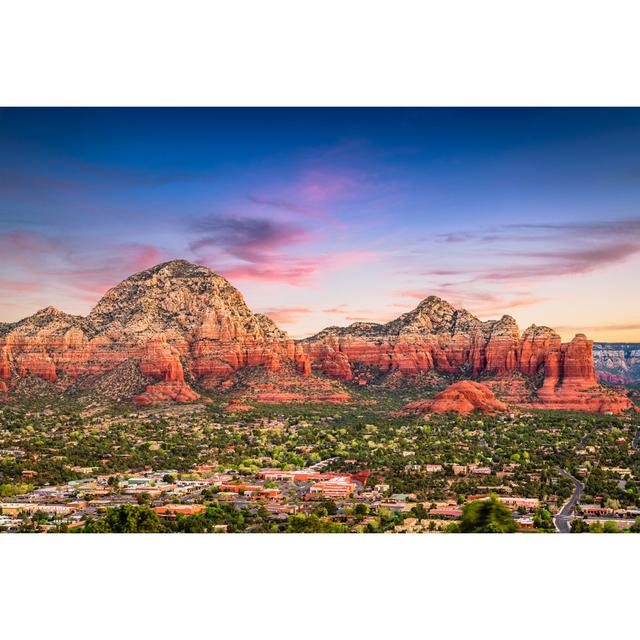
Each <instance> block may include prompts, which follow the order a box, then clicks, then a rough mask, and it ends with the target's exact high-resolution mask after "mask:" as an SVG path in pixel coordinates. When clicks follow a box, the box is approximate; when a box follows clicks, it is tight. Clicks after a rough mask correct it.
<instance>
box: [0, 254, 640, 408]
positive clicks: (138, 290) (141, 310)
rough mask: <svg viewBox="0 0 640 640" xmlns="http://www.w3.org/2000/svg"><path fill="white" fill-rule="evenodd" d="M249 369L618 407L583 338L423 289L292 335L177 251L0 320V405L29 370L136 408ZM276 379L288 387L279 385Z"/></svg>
mask: <svg viewBox="0 0 640 640" xmlns="http://www.w3.org/2000/svg"><path fill="white" fill-rule="evenodd" d="M253 369H260V370H264V371H266V372H268V373H269V375H270V376H271V377H270V383H269V384H272V385H275V386H274V387H273V388H270V389H262V390H261V391H260V395H261V397H262V401H265V402H267V401H272V402H281V401H282V402H284V401H286V400H287V399H296V398H305V399H308V398H316V399H317V398H320V399H324V401H327V402H337V401H345V400H347V399H349V393H348V392H347V391H346V389H345V388H344V387H341V386H333V387H332V386H331V385H328V383H327V382H326V380H332V379H333V380H338V381H343V382H346V383H349V382H353V383H357V384H358V385H366V384H368V382H369V381H370V380H371V379H372V378H376V377H377V378H380V377H384V376H386V375H388V374H390V373H393V374H394V375H400V376H402V378H403V380H405V378H406V384H412V379H413V377H414V376H416V375H418V374H422V373H426V372H429V371H435V372H439V373H442V374H444V375H447V376H455V377H462V378H471V379H478V378H482V379H486V378H493V379H503V378H505V377H508V376H509V375H512V374H514V373H518V374H522V375H523V376H526V377H528V378H530V379H531V380H532V384H533V385H534V386H535V387H536V388H538V393H537V396H536V398H535V402H536V403H537V404H539V405H541V406H547V407H549V408H563V409H565V408H566V409H568V408H571V409H585V410H590V411H612V412H620V411H624V410H626V408H628V407H629V406H630V402H629V400H628V399H627V398H626V397H625V396H621V395H620V394H617V393H616V392H614V391H612V390H608V391H605V390H603V389H602V388H601V387H600V386H598V384H597V381H596V377H595V371H594V366H593V356H592V343H591V341H589V340H587V339H586V338H585V337H584V336H582V335H578V336H576V338H574V340H572V341H571V342H570V343H569V344H561V341H560V337H559V336H558V335H557V334H556V333H555V332H553V331H552V330H551V329H549V328H547V327H535V326H533V327H529V328H528V329H527V330H526V331H525V332H524V334H522V335H520V331H519V329H518V326H517V325H516V322H515V320H514V319H513V318H511V317H510V316H503V317H502V318H501V319H500V320H492V321H485V322H483V321H480V320H479V319H478V318H476V317H475V316H473V315H472V314H470V313H469V312H467V311H465V310H463V309H455V308H454V307H452V306H451V305H450V304H449V303H447V302H445V301H444V300H441V299H440V298H437V297H433V296H432V297H429V298H426V299H425V300H423V301H422V302H421V303H420V304H419V305H418V306H417V307H416V309H414V310H413V311H411V312H409V313H406V314H404V315H402V316H400V317H399V318H397V319H395V320H393V321H391V322H388V323H386V324H377V323H362V322H360V323H355V324H352V325H350V326H348V327H329V328H327V329H325V330H323V331H321V332H320V333H319V334H317V335H315V336H313V337H311V338H307V339H305V340H301V341H298V342H295V341H293V340H292V339H291V338H290V337H289V336H288V335H287V334H286V333H285V332H284V331H282V330H280V329H279V328H278V327H277V326H276V324H275V323H274V322H273V321H272V320H270V319H269V318H267V317H266V316H264V315H261V314H256V313H253V312H252V311H251V310H250V309H249V308H248V307H247V305H246V303H245V301H244V298H243V296H242V294H241V293H240V292H239V291H238V290H237V289H235V288H234V287H233V286H232V285H231V284H230V283H229V282H228V281H227V280H226V279H225V278H223V277H222V276H219V275H217V274H216V273H214V272H213V271H211V270H210V269H208V268H206V267H202V266H198V265H194V264H191V263H190V262H187V261H185V260H174V261H171V262H166V263H163V264H160V265H157V266H156V267H153V268H152V269H148V270H146V271H142V272H140V273H137V274H135V275H133V276H131V277H130V278H127V279H126V280H124V281H123V282H121V283H120V284H118V285H117V286H115V287H114V288H113V289H110V290H109V291H108V292H107V293H106V294H105V296H104V297H103V298H102V299H101V300H100V302H99V303H98V304H97V305H96V306H95V308H94V309H93V310H92V311H91V313H90V314H89V315H88V316H86V317H81V316H73V315H69V314H66V313H63V312H61V311H58V310H57V309H54V308H53V307H47V308H46V309H42V310H41V311H39V312H37V313H36V314H34V315H33V316H30V317H29V318H26V319H24V320H21V321H20V322H16V323H10V324H1V325H0V394H1V395H0V398H1V399H3V401H7V400H10V399H11V397H12V393H13V392H14V391H15V390H16V389H17V388H18V387H20V389H24V388H25V386H28V384H27V383H28V382H29V381H30V380H36V379H37V380H39V381H40V383H44V384H45V386H47V388H48V389H50V390H51V391H59V392H65V391H68V390H73V389H80V390H83V391H87V390H89V391H90V390H91V389H96V390H98V391H97V393H103V392H104V389H105V386H107V385H108V386H114V385H115V386H117V387H118V388H119V389H120V388H122V389H123V393H125V395H127V394H128V397H129V399H133V400H134V401H135V402H136V403H139V404H144V405H149V404H151V405H153V404H157V403H161V402H191V401H194V400H197V399H198V398H200V397H201V395H202V393H203V391H215V390H217V389H221V390H223V389H229V388H230V386H232V385H234V384H236V378H237V376H238V374H240V373H241V372H243V371H246V370H253ZM132 370H133V372H132ZM121 372H127V377H126V379H125V378H123V376H124V373H121ZM114 377H115V378H117V380H115V379H114ZM294 378H296V380H297V378H299V379H300V383H298V382H296V381H295V380H294ZM105 380H107V381H108V382H107V383H105V382H104V381H105ZM278 380H281V381H282V382H283V383H284V381H285V380H286V381H287V385H289V387H288V388H287V389H286V390H285V389H284V388H279V387H278ZM322 380H325V381H324V382H323V381H322ZM21 381H22V382H24V384H22V382H21ZM305 381H306V382H305ZM19 383H20V384H19ZM116 383H117V384H116ZM300 384H301V385H303V386H304V385H306V387H307V389H308V392H302V391H301V388H300ZM293 387H295V389H296V390H295V392H294V391H291V388H293ZM38 388H41V384H39V385H38ZM196 389H198V390H199V391H198V390H196Z"/></svg>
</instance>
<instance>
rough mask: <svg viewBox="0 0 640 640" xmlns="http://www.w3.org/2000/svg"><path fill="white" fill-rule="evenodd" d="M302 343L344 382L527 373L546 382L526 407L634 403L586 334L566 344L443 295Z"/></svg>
mask: <svg viewBox="0 0 640 640" xmlns="http://www.w3.org/2000/svg"><path fill="white" fill-rule="evenodd" d="M302 345H303V347H304V350H305V352H307V353H308V354H309V355H310V357H311V359H312V367H313V368H315V369H317V370H319V371H322V372H323V373H325V374H326V375H329V376H333V377H336V378H340V379H342V380H353V379H354V378H355V379H358V380H359V382H361V383H366V382H367V381H368V380H370V379H372V378H373V377H375V375H377V374H378V373H380V372H389V371H400V372H402V373H404V374H407V375H412V374H416V373H421V372H427V371H430V370H435V371H439V372H442V373H445V374H453V375H457V376H463V377H470V378H478V377H480V376H482V377H483V378H487V377H493V378H502V377H505V376H508V375H512V374H522V375H524V376H527V377H528V378H530V379H531V381H532V384H533V385H541V386H540V389H539V390H538V392H537V394H536V395H535V397H534V398H528V397H525V395H524V394H522V393H521V394H520V395H521V396H522V397H521V402H522V403H523V404H531V405H533V406H540V407H542V408H550V409H576V410H585V411H600V412H612V413H620V412H622V411H625V410H627V409H629V408H631V406H632V403H631V401H630V400H629V399H628V398H627V397H626V396H624V395H621V394H619V393H616V392H613V391H610V390H606V389H604V388H602V387H601V386H600V385H599V384H598V382H597V380H596V376H595V371H594V366H593V354H592V342H591V341H590V340H587V339H586V337H585V336H584V335H582V334H578V335H576V337H575V338H574V339H573V340H572V341H571V342H570V343H568V344H562V343H561V340H560V336H559V335H558V334H557V333H555V332H554V331H553V330H552V329H550V328H548V327H537V326H535V325H533V326H531V327H529V328H528V329H526V331H525V332H524V333H523V334H522V336H520V331H519V329H518V326H517V325H516V322H515V320H514V319H513V318H512V317H511V316H503V317H502V318H501V319H500V320H490V321H486V322H482V321H480V320H479V319H478V318H476V317H474V316H473V315H471V314H470V313H469V312H467V311H465V310H459V309H454V308H453V307H452V306H451V305H450V304H449V303H447V302H445V301H444V300H441V299H440V298H437V297H435V296H432V297H429V298H426V299H425V300H423V301H422V302H421V303H420V304H419V305H418V307H417V308H416V309H414V310H413V311H411V312H409V313H406V314H404V315H402V316H400V317H399V318H397V319H396V320H393V321H391V322H388V323H387V324H376V323H363V322H359V323H355V324H352V325H350V326H348V327H329V328H328V329H325V330H323V331H321V332H320V333H319V334H317V335H315V336H312V337H311V338H307V339H305V340H303V341H302ZM519 384H520V383H519ZM520 386H521V385H520Z"/></svg>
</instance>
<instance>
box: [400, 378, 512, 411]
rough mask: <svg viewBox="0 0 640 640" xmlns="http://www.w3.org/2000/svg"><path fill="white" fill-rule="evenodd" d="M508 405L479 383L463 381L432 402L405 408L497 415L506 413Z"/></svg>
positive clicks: (440, 394)
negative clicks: (501, 412)
mask: <svg viewBox="0 0 640 640" xmlns="http://www.w3.org/2000/svg"><path fill="white" fill-rule="evenodd" d="M507 408H508V407H507V405H506V404H505V403H504V402H501V401H500V400H498V399H497V398H496V397H495V395H494V394H493V392H492V391H491V389H489V387H487V386H486V385H484V384H481V383H479V382H473V381H472V380H462V381H460V382H455V383H454V384H451V385H449V386H448V387H447V388H446V389H444V391H441V392H440V393H438V394H437V395H436V397H435V398H433V399H431V400H419V401H418V402H412V403H410V404H408V405H406V406H405V407H404V410H405V411H409V412H418V413H449V412H452V413H459V414H461V415H469V414H470V413H474V412H479V413H497V412H498V411H506V410H507Z"/></svg>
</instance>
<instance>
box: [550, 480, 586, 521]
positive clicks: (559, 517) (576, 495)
mask: <svg viewBox="0 0 640 640" xmlns="http://www.w3.org/2000/svg"><path fill="white" fill-rule="evenodd" d="M560 474H561V475H563V476H564V477H565V478H569V480H571V482H573V485H574V487H575V489H574V491H573V494H572V495H571V497H570V498H569V499H568V500H567V501H566V502H565V503H564V505H563V507H562V509H560V511H559V512H558V513H557V514H556V515H555V517H554V518H553V523H554V524H555V525H556V529H557V530H558V531H559V532H560V533H570V531H571V527H570V525H569V518H570V517H571V514H572V513H573V510H574V509H575V506H576V504H577V503H578V501H579V500H580V496H581V495H582V492H583V491H584V484H582V482H580V480H578V479H577V478H574V477H573V476H572V475H571V474H570V473H569V472H568V471H565V470H564V469H560Z"/></svg>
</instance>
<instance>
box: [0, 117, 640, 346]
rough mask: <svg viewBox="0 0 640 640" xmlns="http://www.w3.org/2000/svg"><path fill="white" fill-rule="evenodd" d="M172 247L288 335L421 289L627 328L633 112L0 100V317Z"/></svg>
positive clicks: (74, 302)
mask: <svg viewBox="0 0 640 640" xmlns="http://www.w3.org/2000/svg"><path fill="white" fill-rule="evenodd" d="M173 258H186V259H188V260H192V261H194V262H197V263H199V264H204V265H207V266H209V267H211V268H212V269H214V270H215V271H216V272H218V273H220V274H222V275H224V276H226V277H227V278H228V279H229V280H230V281H231V282H232V284H234V285H235V286H236V287H238V288H239V289H240V290H241V291H242V293H243V294H244V295H245V298H246V300H247V303H248V304H249V306H250V307H251V308H252V309H253V310H254V311H260V312H263V313H266V314H268V315H270V316H271V317H272V318H273V319H274V320H275V321H276V322H277V323H278V324H279V325H280V326H281V327H282V328H283V329H286V330H287V331H289V332H290V333H291V334H292V335H293V336H296V337H299V336H304V335H309V334H311V333H314V332H315V331H318V330H320V329H321V328H323V327H325V326H328V325H335V324H349V323H351V322H354V321H358V320H374V321H387V320H390V319H392V318H394V317H396V316H397V315H399V314H401V313H404V312H406V311H408V310H410V309H412V308H414V307H415V306H416V305H417V303H418V302H419V301H420V300H421V299H422V298H424V297H426V296H428V295H438V296H440V297H442V298H445V299H446V300H448V301H449V302H451V303H452V304H454V305H455V306H461V307H464V308H466V309H468V310H469V311H471V312H473V313H475V314H476V315H478V316H479V317H481V318H482V319H488V318H494V317H499V316H500V315H502V314H503V313H508V314H511V315H513V316H514V317H515V318H516V320H517V321H518V323H519V325H520V327H521V328H522V329H524V328H525V327H526V326H527V325H529V324H531V323H536V324H546V325H549V326H551V327H554V328H555V329H556V330H557V331H558V332H559V333H560V334H561V335H562V336H563V338H565V339H566V338H571V337H572V336H573V334H574V333H576V332H584V333H587V334H588V335H589V336H590V337H592V338H594V339H596V340H606V341H640V287H639V286H638V274H639V273H640V109H636V110H634V109H194V110H187V109H76V110H73V109H40V110H38V109H5V110H0V263H1V265H2V269H1V271H0V321H3V322H13V321H15V320H18V319H20V318H22V317H25V316H27V315H30V314H32V313H34V312H35V311H37V310H38V309H40V308H42V307H44V306H47V305H53V306H55V307H57V308H59V309H61V310H63V311H66V312H69V313H77V314H86V313H88V312H89V310H90V309H91V307H92V306H93V305H94V304H95V303H96V302H97V301H98V300H99V298H100V297H101V295H102V294H103V293H104V292H105V291H106V290H107V289H108V288H109V287H111V286H113V285H115V284H117V283H118V282H119V281H120V280H122V279H123V278H125V277H127V276H128V275H130V274H131V273H134V272H136V271H140V270H142V269H145V268H148V267H150V266H153V265H154V264H157V263H159V262H163V261H165V260H170V259H173Z"/></svg>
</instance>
